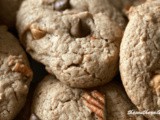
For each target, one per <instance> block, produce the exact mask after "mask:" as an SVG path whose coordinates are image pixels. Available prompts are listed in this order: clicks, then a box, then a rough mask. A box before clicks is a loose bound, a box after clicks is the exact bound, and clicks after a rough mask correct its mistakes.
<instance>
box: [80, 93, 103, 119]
mask: <svg viewBox="0 0 160 120" xmlns="http://www.w3.org/2000/svg"><path fill="white" fill-rule="evenodd" d="M82 99H83V103H84V104H85V106H87V107H88V108H89V109H90V110H91V111H92V112H94V113H95V114H96V116H97V117H98V120H105V114H104V111H105V97H104V95H102V94H101V93H99V92H98V91H96V90H94V91H92V92H91V95H90V94H89V93H87V92H85V93H84V94H83V95H82Z"/></svg>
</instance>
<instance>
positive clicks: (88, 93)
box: [31, 75, 145, 120]
mask: <svg viewBox="0 0 160 120" xmlns="http://www.w3.org/2000/svg"><path fill="white" fill-rule="evenodd" d="M92 90H93V91H92ZM98 91H99V92H98ZM104 97H105V98H104ZM104 104H105V105H104ZM104 109H105V110H104ZM129 110H137V109H136V107H135V106H134V105H133V104H132V103H131V101H130V100H129V98H128V96H127V95H126V93H125V90H124V88H123V87H122V84H120V83H118V82H116V81H115V80H114V81H112V82H111V83H108V84H107V85H106V86H103V87H101V88H94V89H91V90H85V89H77V88H71V87H69V86H67V85H65V84H63V83H62V82H60V81H58V80H57V79H56V78H55V77H53V76H51V75H48V76H46V77H45V78H44V79H43V80H42V81H41V82H40V83H39V84H38V86H37V88H36V90H35V92H34V97H33V103H32V113H34V114H32V115H31V118H32V117H33V118H35V117H36V118H37V119H40V120H73V119H75V120H82V119H83V120H97V119H98V120H145V118H144V117H143V116H138V115H127V112H128V111H129ZM105 117H106V118H105Z"/></svg>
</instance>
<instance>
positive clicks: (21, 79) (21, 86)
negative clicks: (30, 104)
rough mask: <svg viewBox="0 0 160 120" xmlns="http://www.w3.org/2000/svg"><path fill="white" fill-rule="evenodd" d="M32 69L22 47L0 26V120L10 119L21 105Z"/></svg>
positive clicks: (26, 91)
mask: <svg viewBox="0 0 160 120" xmlns="http://www.w3.org/2000/svg"><path fill="white" fill-rule="evenodd" d="M31 79H32V71H31V69H30V68H29V64H28V60H27V58H26V55H25V53H24V51H23V49H22V48H21V47H20V45H19V43H18V41H17V40H16V38H15V37H14V36H13V35H11V34H10V33H9V32H8V31H7V28H6V27H5V26H0V120H12V119H13V118H14V117H15V116H16V114H17V113H18V112H19V111H20V109H21V108H22V107H23V104H24V102H25V98H26V96H27V93H28V87H29V83H30V81H31Z"/></svg>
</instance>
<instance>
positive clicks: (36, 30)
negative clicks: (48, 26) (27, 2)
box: [30, 24, 46, 40]
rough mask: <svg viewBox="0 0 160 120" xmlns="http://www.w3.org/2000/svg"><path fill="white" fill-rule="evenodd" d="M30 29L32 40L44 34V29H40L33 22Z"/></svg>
mask: <svg viewBox="0 0 160 120" xmlns="http://www.w3.org/2000/svg"><path fill="white" fill-rule="evenodd" d="M30 30H31V34H32V37H33V39H34V40H38V39H40V38H42V37H44V36H45V35H46V31H43V30H41V29H40V28H38V27H37V26H36V25H35V24H32V25H31V26H30Z"/></svg>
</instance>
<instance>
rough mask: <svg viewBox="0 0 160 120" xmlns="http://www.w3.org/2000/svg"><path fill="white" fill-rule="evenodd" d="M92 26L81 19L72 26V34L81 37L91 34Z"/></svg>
mask: <svg viewBox="0 0 160 120" xmlns="http://www.w3.org/2000/svg"><path fill="white" fill-rule="evenodd" d="M90 32H91V31H90V28H89V26H87V24H85V23H82V21H81V20H80V19H78V21H77V22H76V23H74V24H72V26H71V30H70V34H71V36H73V37H77V38H81V37H86V36H87V35H89V34H90Z"/></svg>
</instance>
